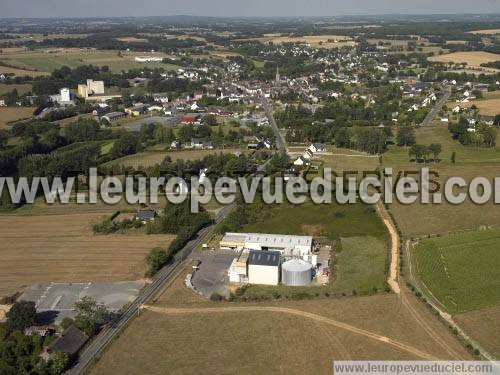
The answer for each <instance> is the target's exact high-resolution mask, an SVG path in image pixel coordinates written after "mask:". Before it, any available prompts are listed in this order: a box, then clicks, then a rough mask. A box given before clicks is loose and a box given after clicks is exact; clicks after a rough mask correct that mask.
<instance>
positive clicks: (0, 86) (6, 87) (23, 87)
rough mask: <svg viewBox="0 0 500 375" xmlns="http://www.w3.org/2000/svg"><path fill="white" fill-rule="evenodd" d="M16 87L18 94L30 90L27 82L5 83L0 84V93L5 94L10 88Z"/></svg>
mask: <svg viewBox="0 0 500 375" xmlns="http://www.w3.org/2000/svg"><path fill="white" fill-rule="evenodd" d="M14 89H16V90H17V93H18V94H19V95H23V94H26V93H28V92H30V91H31V84H29V83H24V84H21V85H7V84H5V83H1V84H0V95H3V94H6V93H8V92H11V91H12V90H14Z"/></svg>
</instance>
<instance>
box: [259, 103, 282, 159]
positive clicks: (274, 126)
mask: <svg viewBox="0 0 500 375" xmlns="http://www.w3.org/2000/svg"><path fill="white" fill-rule="evenodd" d="M262 106H263V107H264V111H265V112H266V116H267V119H268V120H269V125H271V128H272V129H273V132H274V136H275V138H276V148H277V149H278V151H282V152H286V141H285V138H284V137H283V134H281V133H280V130H279V129H278V125H277V124H276V121H275V120H274V116H273V110H272V108H271V106H270V105H269V102H268V101H267V99H266V98H262Z"/></svg>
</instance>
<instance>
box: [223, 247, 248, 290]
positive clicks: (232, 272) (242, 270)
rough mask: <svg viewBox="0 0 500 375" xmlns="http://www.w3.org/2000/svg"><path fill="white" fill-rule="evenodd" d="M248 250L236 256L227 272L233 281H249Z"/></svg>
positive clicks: (230, 280)
mask: <svg viewBox="0 0 500 375" xmlns="http://www.w3.org/2000/svg"><path fill="white" fill-rule="evenodd" d="M248 255H249V253H248V251H242V252H241V254H240V256H239V257H238V258H234V259H233V262H232V263H231V266H229V270H228V271H227V274H228V276H229V282H231V283H245V282H247V281H248V271H247V267H248V265H247V263H248Z"/></svg>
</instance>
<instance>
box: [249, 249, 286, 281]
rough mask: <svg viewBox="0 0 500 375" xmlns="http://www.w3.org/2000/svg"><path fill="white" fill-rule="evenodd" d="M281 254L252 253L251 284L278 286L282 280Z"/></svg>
mask: <svg viewBox="0 0 500 375" xmlns="http://www.w3.org/2000/svg"><path fill="white" fill-rule="evenodd" d="M280 255H281V254H280V253H279V252H278V251H254V250H252V251H250V254H249V256H248V282H249V283H250V284H262V285H278V283H279V280H280V262H281V260H280V258H281V257H280Z"/></svg>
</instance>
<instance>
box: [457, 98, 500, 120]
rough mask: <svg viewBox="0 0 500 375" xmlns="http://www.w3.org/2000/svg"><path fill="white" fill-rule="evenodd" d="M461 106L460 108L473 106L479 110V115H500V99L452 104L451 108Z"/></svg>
mask: <svg viewBox="0 0 500 375" xmlns="http://www.w3.org/2000/svg"><path fill="white" fill-rule="evenodd" d="M456 105H459V106H460V108H470V107H472V106H473V105H475V106H476V107H477V109H479V113H480V114H482V115H487V116H496V115H498V114H500V98H496V99H482V100H474V101H472V102H469V103H450V104H449V106H456Z"/></svg>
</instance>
